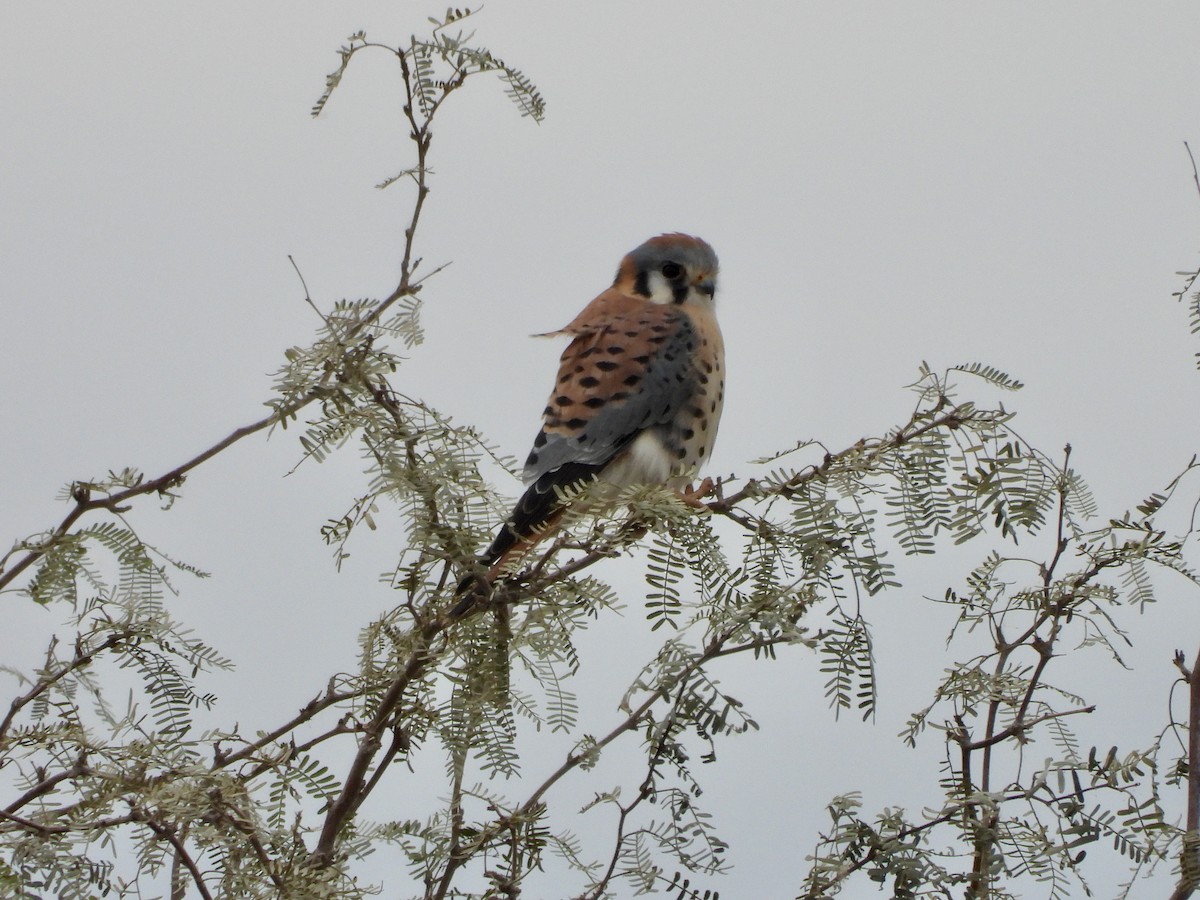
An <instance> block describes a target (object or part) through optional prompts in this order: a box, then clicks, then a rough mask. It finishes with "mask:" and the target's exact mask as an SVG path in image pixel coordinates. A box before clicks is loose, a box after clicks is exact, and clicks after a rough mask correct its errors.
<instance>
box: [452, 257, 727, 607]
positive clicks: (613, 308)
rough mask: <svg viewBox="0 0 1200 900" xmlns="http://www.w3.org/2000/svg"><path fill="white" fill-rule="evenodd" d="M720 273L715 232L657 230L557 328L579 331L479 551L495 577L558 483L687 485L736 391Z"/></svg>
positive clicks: (550, 518) (524, 544) (538, 529)
mask: <svg viewBox="0 0 1200 900" xmlns="http://www.w3.org/2000/svg"><path fill="white" fill-rule="evenodd" d="M716 277H717V257H716V254H715V253H713V250H712V248H711V247H709V245H708V244H706V243H705V242H704V241H702V240H700V239H699V238H695V237H691V236H689V235H685V234H664V235H660V236H659V237H655V238H651V239H650V240H648V241H646V243H644V244H642V245H641V246H640V247H638V248H637V249H636V250H634V251H633V252H632V253H630V254H629V255H627V256H626V257H625V258H624V259H623V260H622V261H621V265H620V268H619V269H618V270H617V277H616V280H615V282H614V283H613V286H612V287H611V288H609V289H608V290H606V291H605V292H604V293H602V294H601V295H600V296H598V297H597V298H596V299H595V300H593V301H592V302H591V303H589V304H588V305H587V306H586V307H585V308H584V309H583V311H582V312H581V313H580V314H579V315H578V316H576V317H575V319H574V320H572V321H571V323H570V324H568V325H567V326H566V327H565V328H563V329H561V330H559V331H555V332H550V333H549V335H547V336H553V335H565V336H569V337H570V338H571V343H570V344H569V345H568V346H567V348H566V350H565V351H563V354H562V359H561V361H560V363H559V369H558V377H557V379H556V380H555V384H554V389H553V390H552V391H551V393H550V398H549V400H548V401H547V404H546V408H545V410H544V412H543V421H542V428H541V431H540V432H539V433H538V435H537V437H536V438H535V439H534V442H533V449H532V451H531V452H530V454H529V457H528V459H527V460H526V463H525V472H524V474H525V480H526V482H527V483H528V484H529V487H528V489H527V490H526V491H525V494H524V495H523V496H522V497H521V500H520V501H519V502H518V503H517V506H516V508H515V509H514V510H513V512H512V514H511V515H510V516H509V519H508V521H507V522H505V523H504V525H503V526H501V528H500V530H499V532H498V533H497V534H496V538H495V540H494V541H493V542H492V545H491V546H490V547H489V548H488V549H487V551H486V552H485V553H484V554H483V555H482V556H481V557H480V559H479V562H480V563H481V564H482V565H483V566H486V567H488V568H489V569H490V572H489V577H491V576H494V575H495V574H496V573H497V572H498V571H500V570H502V569H503V568H504V567H505V565H506V563H507V562H508V560H509V559H510V558H511V557H513V556H514V555H517V554H520V553H521V552H524V550H526V549H528V547H529V546H531V545H532V544H533V543H536V541H537V540H538V539H539V538H540V537H541V536H543V535H544V534H545V533H546V532H547V531H548V530H549V529H550V528H552V527H553V525H554V523H555V522H556V521H557V519H558V518H559V517H560V516H561V513H562V510H561V509H559V508H558V507H559V502H558V493H557V492H556V490H557V491H561V489H563V488H568V487H571V486H574V485H578V484H579V483H581V482H586V481H589V480H592V479H599V480H601V481H603V482H606V483H610V484H613V485H618V486H624V485H630V484H639V483H659V482H666V483H669V484H672V485H673V486H675V487H677V488H678V487H681V486H682V485H683V483H684V482H685V481H686V480H687V477H688V476H689V474H690V473H691V472H692V471H693V470H694V469H695V468H696V467H697V466H699V465H700V464H701V463H703V462H704V460H705V459H707V458H708V456H709V454H710V453H711V452H712V447H713V442H714V441H715V440H716V436H717V425H718V423H719V422H720V418H721V408H722V405H723V403H724V400H725V372H724V358H725V353H724V344H723V343H722V340H721V331H720V328H719V327H718V326H717V320H716V316H715V313H714V308H713V305H714V299H715V295H716ZM468 581H470V579H467V580H465V581H464V584H465V583H467V582H468Z"/></svg>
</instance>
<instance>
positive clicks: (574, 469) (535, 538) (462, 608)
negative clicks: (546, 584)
mask: <svg viewBox="0 0 1200 900" xmlns="http://www.w3.org/2000/svg"><path fill="white" fill-rule="evenodd" d="M600 468H601V467H600V466H598V465H591V464H585V463H567V464H566V465H563V466H561V467H559V468H557V469H555V470H554V471H553V472H547V473H545V474H544V475H542V476H541V477H540V478H538V480H537V481H535V482H534V483H533V484H531V485H530V486H529V487H528V488H527V489H526V490H525V493H524V494H522V495H521V499H520V500H518V501H517V505H516V506H515V507H514V508H513V511H512V513H511V514H510V515H509V517H508V520H507V521H506V522H505V523H504V524H503V525H501V526H500V528H499V530H498V531H497V532H496V536H495V538H493V539H492V543H491V545H490V546H489V547H488V548H487V550H485V551H484V552H483V553H481V554H480V555H479V557H478V559H477V560H476V571H474V572H472V573H470V574H468V575H466V576H464V577H463V579H462V580H461V581H459V583H458V587H457V588H455V590H454V594H455V596H456V597H457V596H461V597H462V599H461V600H459V601H458V603H456V604H455V605H454V608H453V609H451V610H450V618H452V619H458V618H461V617H463V616H465V615H466V614H467V613H468V612H470V611H471V609H472V607H474V606H475V604H476V602H477V601H478V600H479V599H480V598H481V597H482V596H484V595H486V593H487V590H488V589H489V588H490V586H491V584H492V582H493V580H495V578H496V577H497V576H499V575H502V574H503V573H504V572H505V570H506V569H507V568H508V567H509V565H510V564H511V562H512V561H513V560H514V559H517V558H520V557H521V556H523V555H524V554H525V553H526V552H528V551H529V550H531V549H532V548H533V547H534V546H536V545H537V544H538V543H539V542H540V541H541V540H542V539H543V538H545V537H546V536H547V535H548V534H550V533H551V532H553V531H554V529H555V528H556V527H557V525H558V521H559V519H561V518H562V514H563V510H562V506H561V503H560V501H559V493H560V491H562V490H564V489H566V488H569V487H573V486H577V485H579V484H581V483H583V482H586V481H590V480H591V479H593V478H595V477H596V475H597V473H598V472H599V471H600ZM483 568H486V569H487V573H486V574H483V573H481V572H479V569H483Z"/></svg>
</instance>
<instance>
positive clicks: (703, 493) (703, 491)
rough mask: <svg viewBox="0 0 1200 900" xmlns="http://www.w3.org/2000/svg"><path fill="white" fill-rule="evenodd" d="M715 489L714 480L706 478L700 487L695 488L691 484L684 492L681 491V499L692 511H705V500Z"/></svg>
mask: <svg viewBox="0 0 1200 900" xmlns="http://www.w3.org/2000/svg"><path fill="white" fill-rule="evenodd" d="M713 488H714V485H713V480H712V479H711V478H705V479H704V480H703V481H702V482H700V484H699V485H698V486H696V487H693V486H692V485H690V484H689V485H688V486H687V487H685V488H684V489H683V490H682V491H679V499H680V500H682V501H683V502H684V503H686V504H687V505H688V506H690V507H691V508H692V509H704V508H706V506H707V504H705V502H704V498H705V497H708V496H710V495H711V494H712V493H713Z"/></svg>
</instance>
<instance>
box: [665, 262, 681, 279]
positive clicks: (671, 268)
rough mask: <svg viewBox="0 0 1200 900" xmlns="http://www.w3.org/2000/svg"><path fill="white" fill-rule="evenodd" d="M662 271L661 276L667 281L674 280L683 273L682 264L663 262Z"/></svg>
mask: <svg viewBox="0 0 1200 900" xmlns="http://www.w3.org/2000/svg"><path fill="white" fill-rule="evenodd" d="M662 273H663V278H665V279H667V281H674V280H675V279H676V278H678V277H679V276H680V275H682V274H683V266H681V265H680V264H679V263H673V262H667V263H663V267H662Z"/></svg>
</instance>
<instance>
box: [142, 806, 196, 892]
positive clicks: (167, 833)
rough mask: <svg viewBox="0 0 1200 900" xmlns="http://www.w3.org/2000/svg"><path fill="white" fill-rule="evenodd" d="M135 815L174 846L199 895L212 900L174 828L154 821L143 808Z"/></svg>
mask: <svg viewBox="0 0 1200 900" xmlns="http://www.w3.org/2000/svg"><path fill="white" fill-rule="evenodd" d="M136 815H137V821H140V822H142V823H143V824H145V825H146V826H147V827H148V828H149V829H150V830H151V831H153V832H154V833H155V834H156V835H158V836H159V837H160V838H162V839H163V840H165V841H166V842H167V843H168V844H170V845H171V846H172V847H173V848H175V858H176V859H178V860H180V861H181V862H182V863H183V866H184V868H186V869H187V870H188V874H189V875H191V876H192V882H193V883H194V884H195V885H196V890H197V891H199V893H200V896H201V897H203V898H204V900H213V898H212V894H210V893H209V891H208V886H207V885H206V884H205V883H204V875H203V874H201V872H200V867H199V866H197V865H196V861H195V860H194V859H192V855H191V854H190V853H188V850H187V847H185V846H184V843H183V841H181V840H180V839H179V836H178V835H177V834H175V829H173V828H169V827H168V826H166V825H163V824H162V823H161V822H157V821H155V820H154V817H153V816H151V815H149V814H148V813H146V812H145V811H144V810H139V811H136Z"/></svg>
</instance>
